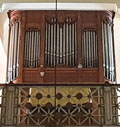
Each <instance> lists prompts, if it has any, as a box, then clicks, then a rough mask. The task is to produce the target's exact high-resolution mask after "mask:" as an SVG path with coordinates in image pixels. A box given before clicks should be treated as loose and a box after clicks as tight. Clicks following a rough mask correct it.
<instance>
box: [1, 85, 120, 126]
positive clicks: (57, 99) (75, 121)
mask: <svg viewBox="0 0 120 127" xmlns="http://www.w3.org/2000/svg"><path fill="white" fill-rule="evenodd" d="M1 91H2V95H1V96H0V97H1V104H0V125H1V127H3V126H4V127H7V126H12V127H13V126H14V127H16V126H21V127H24V126H41V127H43V126H44V127H54V126H55V127H58V126H59V127H68V126H69V127H70V126H71V127H76V126H82V127H88V126H90V127H92V126H96V127H101V126H103V125H105V126H112V127H113V126H114V127H118V126H119V125H120V90H119V88H118V87H115V86H113V87H111V86H62V87H61V86H57V87H56V86H47V85H46V86H40V85H39V86H38V85H37V86H35V85H32V86H31V85H30V86H29V85H27V86H7V87H6V86H5V87H3V88H2V89H1Z"/></svg>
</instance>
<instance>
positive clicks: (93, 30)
mask: <svg viewBox="0 0 120 127" xmlns="http://www.w3.org/2000/svg"><path fill="white" fill-rule="evenodd" d="M8 16H9V19H10V30H9V45H8V48H9V49H8V71H7V80H8V82H10V81H14V82H15V83H42V84H44V83H54V82H55V78H56V82H57V83H68V84H69V83H71V82H72V83H88V82H89V83H90V82H91V83H104V82H105V81H106V80H107V81H112V82H114V81H115V59H114V39H113V18H114V12H111V11H57V17H56V12H55V11H16V10H14V11H9V12H8ZM41 72H44V75H41Z"/></svg>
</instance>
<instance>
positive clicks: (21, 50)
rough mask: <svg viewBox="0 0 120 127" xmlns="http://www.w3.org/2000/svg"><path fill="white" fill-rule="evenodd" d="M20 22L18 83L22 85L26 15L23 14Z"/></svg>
mask: <svg viewBox="0 0 120 127" xmlns="http://www.w3.org/2000/svg"><path fill="white" fill-rule="evenodd" d="M21 17H22V18H21V22H20V45H19V69H18V80H16V83H17V82H19V83H22V80H23V62H24V61H23V54H24V40H25V28H26V15H25V12H22V15H21Z"/></svg>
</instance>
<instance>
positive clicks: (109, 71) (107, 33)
mask: <svg viewBox="0 0 120 127" xmlns="http://www.w3.org/2000/svg"><path fill="white" fill-rule="evenodd" d="M112 34H113V33H112V23H109V22H103V23H102V35H103V36H102V41H103V67H104V76H105V77H106V78H107V79H109V80H111V81H114V80H115V79H114V55H113V38H112V37H113V35H112Z"/></svg>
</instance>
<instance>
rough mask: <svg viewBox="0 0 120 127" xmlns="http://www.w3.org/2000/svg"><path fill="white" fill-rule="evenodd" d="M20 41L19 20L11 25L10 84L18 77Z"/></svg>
mask: <svg viewBox="0 0 120 127" xmlns="http://www.w3.org/2000/svg"><path fill="white" fill-rule="evenodd" d="M19 41H20V20H17V21H16V22H14V23H12V25H11V34H10V46H9V61H8V82H10V81H13V80H14V79H15V78H16V77H17V76H18V67H19V61H18V60H19Z"/></svg>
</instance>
